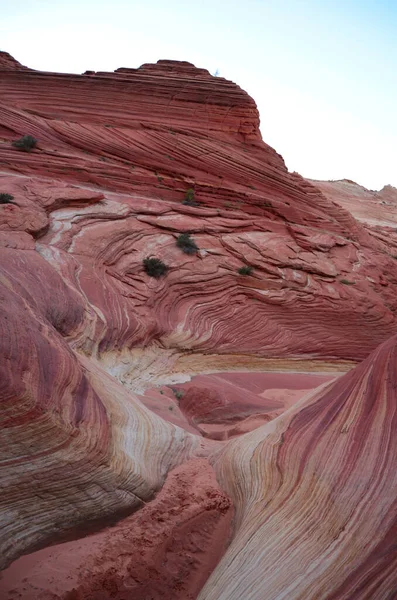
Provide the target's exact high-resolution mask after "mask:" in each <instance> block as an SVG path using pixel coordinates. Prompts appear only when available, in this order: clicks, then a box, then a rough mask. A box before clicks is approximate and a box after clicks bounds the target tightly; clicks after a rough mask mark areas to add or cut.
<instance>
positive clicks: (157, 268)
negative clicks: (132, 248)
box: [143, 257, 168, 279]
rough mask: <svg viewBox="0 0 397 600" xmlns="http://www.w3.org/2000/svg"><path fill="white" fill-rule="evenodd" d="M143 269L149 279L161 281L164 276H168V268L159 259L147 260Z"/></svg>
mask: <svg viewBox="0 0 397 600" xmlns="http://www.w3.org/2000/svg"><path fill="white" fill-rule="evenodd" d="M143 268H144V269H145V272H146V273H147V274H148V275H149V277H154V278H155V279H159V278H160V277H162V276H163V275H166V273H167V271H168V267H167V265H166V264H164V263H163V261H162V260H160V259H159V258H151V257H148V258H145V259H144V261H143Z"/></svg>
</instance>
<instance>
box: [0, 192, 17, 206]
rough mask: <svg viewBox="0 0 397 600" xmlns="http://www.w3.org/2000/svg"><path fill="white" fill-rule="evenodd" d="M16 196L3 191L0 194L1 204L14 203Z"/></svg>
mask: <svg viewBox="0 0 397 600" xmlns="http://www.w3.org/2000/svg"><path fill="white" fill-rule="evenodd" d="M13 200H14V196H12V195H11V194H6V193H4V192H2V193H1V194H0V204H14V202H13Z"/></svg>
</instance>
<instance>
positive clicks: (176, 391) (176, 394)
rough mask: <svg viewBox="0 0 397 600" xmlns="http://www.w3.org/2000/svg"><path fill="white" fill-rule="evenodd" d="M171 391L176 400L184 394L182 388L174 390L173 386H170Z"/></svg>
mask: <svg viewBox="0 0 397 600" xmlns="http://www.w3.org/2000/svg"><path fill="white" fill-rule="evenodd" d="M171 389H172V392H173V394H174V396H175V398H176V399H177V400H181V399H182V398H183V396H184V391H183V390H176V389H175V388H171Z"/></svg>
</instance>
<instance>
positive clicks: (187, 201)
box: [182, 188, 200, 206]
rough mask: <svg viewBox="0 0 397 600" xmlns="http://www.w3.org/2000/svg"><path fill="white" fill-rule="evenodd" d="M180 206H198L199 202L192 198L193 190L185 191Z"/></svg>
mask: <svg viewBox="0 0 397 600" xmlns="http://www.w3.org/2000/svg"><path fill="white" fill-rule="evenodd" d="M182 204H185V205H186V206H200V202H198V201H197V200H196V199H195V197H194V190H193V189H192V188H189V189H188V190H187V191H186V194H185V199H184V200H183V202H182Z"/></svg>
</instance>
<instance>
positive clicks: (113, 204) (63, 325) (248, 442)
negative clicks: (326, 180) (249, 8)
mask: <svg viewBox="0 0 397 600" xmlns="http://www.w3.org/2000/svg"><path fill="white" fill-rule="evenodd" d="M0 75H1V76H0V192H2V193H9V194H11V195H12V196H13V197H14V200H13V202H14V203H13V204H0V268H1V271H0V315H1V319H0V399H1V403H2V404H1V415H0V418H1V430H0V436H1V439H0V466H1V469H2V478H1V483H0V486H1V489H0V510H1V526H2V529H1V536H0V556H1V563H0V566H1V567H5V566H7V565H8V564H9V563H10V562H11V561H12V560H14V559H16V558H17V557H18V556H20V555H21V554H23V553H27V552H31V551H33V550H35V549H37V548H40V547H42V546H45V545H47V544H50V543H53V542H55V541H57V540H58V541H59V540H64V539H70V538H71V537H76V536H79V535H82V533H83V532H84V531H87V530H89V529H90V528H94V527H95V526H98V524H101V525H103V524H104V523H105V522H109V520H112V519H113V520H115V519H117V518H119V517H120V516H125V515H126V514H129V513H131V512H132V511H133V510H135V509H137V508H140V507H142V506H143V505H144V504H145V503H147V502H148V501H149V500H151V499H152V498H153V497H154V496H155V493H156V492H157V491H158V490H160V488H161V487H162V485H163V483H164V481H165V478H166V476H167V473H168V472H169V471H170V470H171V469H173V468H174V467H178V465H180V464H181V463H185V462H186V461H187V460H189V459H191V458H195V459H197V458H200V457H203V456H206V457H210V459H211V461H212V463H213V465H214V468H215V470H216V473H217V477H218V480H219V482H220V483H221V484H222V487H223V489H224V490H226V492H227V493H228V494H229V496H230V497H231V498H232V500H233V502H234V504H235V507H236V520H235V537H234V539H233V542H232V544H231V546H230V548H229V550H228V551H227V553H226V554H225V556H224V558H223V559H222V561H221V562H220V564H219V565H218V567H217V568H216V569H215V571H214V573H213V575H212V576H211V578H210V580H209V582H208V584H207V585H206V586H205V587H204V589H203V591H202V592H201V598H203V599H204V598H206V599H208V600H215V599H217V600H218V599H220V600H221V599H222V598H228V599H231V600H233V599H236V600H237V599H239V598H242V597H244V598H247V599H250V598H255V599H258V600H259V599H260V598H263V597H266V598H278V599H281V598H305V599H307V598H313V599H314V598H316V599H317V598H324V599H329V598H332V599H333V598H335V599H336V598H363V599H364V598H369V597H370V598H376V599H378V598H379V599H383V598H390V597H393V594H394V595H395V592H396V577H395V575H394V572H395V566H396V564H395V563H396V560H395V550H394V545H393V544H394V542H393V531H394V529H393V528H394V527H395V525H394V521H395V514H396V510H395V489H396V486H395V484H396V482H395V477H396V475H395V473H396V472H397V471H396V468H395V467H396V456H395V444H394V437H395V436H394V437H393V435H392V434H393V431H392V428H393V426H394V412H395V409H394V406H395V394H394V386H395V383H394V382H395V381H396V374H395V372H394V363H395V360H394V358H393V357H394V354H395V351H394V347H395V339H394V338H393V339H392V340H391V341H389V342H386V343H384V345H383V346H380V348H378V349H377V350H375V348H376V347H377V346H378V345H379V344H380V343H382V342H384V340H386V339H387V338H388V337H389V336H390V335H391V334H393V333H394V332H395V330H396V317H395V315H396V308H397V299H396V297H397V295H396V286H397V272H396V262H395V259H394V258H393V252H392V246H393V243H394V242H393V235H388V232H389V230H386V229H384V228H383V227H384V226H383V225H379V224H378V225H373V224H368V223H363V222H362V220H361V221H360V220H358V219H356V218H355V217H354V216H353V215H352V214H351V213H350V212H349V211H348V210H346V209H345V208H343V206H341V204H343V202H339V203H338V201H334V200H333V198H332V194H330V193H328V192H327V190H326V189H325V187H324V189H323V191H321V190H320V188H319V186H317V185H314V184H313V183H310V182H309V181H306V180H304V179H303V178H302V177H300V176H299V175H298V174H291V173H289V172H288V171H287V169H286V167H285V165H284V162H283V160H282V158H281V156H280V155H278V154H277V153H276V152H275V151H274V150H273V149H272V148H270V147H269V146H267V145H266V144H265V143H264V142H263V141H262V139H261V135H260V132H259V115H258V111H257V109H256V105H255V103H254V101H253V100H252V99H251V98H250V97H249V96H248V95H247V94H246V93H245V92H244V91H243V90H241V89H240V88H239V87H238V86H237V85H235V84H234V83H232V82H229V81H226V80H224V79H222V78H215V77H211V75H210V74H209V73H208V72H207V71H205V70H203V69H196V68H195V67H194V66H193V65H191V64H189V63H175V62H172V61H159V62H158V63H157V64H156V65H143V66H142V67H141V68H139V69H119V70H118V71H116V72H115V73H93V72H87V73H85V74H84V75H59V74H53V73H41V72H38V71H33V70H31V69H28V68H25V67H22V66H21V65H19V63H17V61H15V60H14V59H12V57H10V56H9V55H8V54H6V53H0ZM24 134H30V135H33V136H34V137H35V138H37V140H38V144H37V147H36V148H35V149H33V150H32V151H31V152H21V151H18V150H17V149H16V148H14V147H13V146H12V144H11V142H12V140H14V139H16V138H17V137H19V136H21V135H24ZM188 189H193V190H194V194H195V199H196V200H197V203H198V205H196V206H188V205H184V204H182V200H183V198H184V196H185V194H186V191H187V190H188ZM323 192H324V193H323ZM348 208H349V207H348ZM353 212H354V211H353ZM385 227H386V226H385ZM387 227H389V229H390V227H392V224H391V223H390V220H389V222H388V224H387ZM181 232H190V233H191V235H192V236H193V238H194V240H195V242H196V243H197V246H198V247H199V251H198V252H197V253H196V254H194V255H186V254H184V253H183V252H182V251H181V250H180V249H179V248H178V247H177V246H176V238H177V236H178V235H179V233H181ZM149 255H152V256H157V257H159V258H162V259H163V260H164V262H165V263H166V264H167V265H168V267H169V271H168V274H167V276H166V277H163V278H161V279H153V278H150V277H149V276H148V275H147V274H146V273H145V272H144V269H143V265H142V262H143V259H144V258H145V257H147V256H149ZM242 265H251V266H252V267H253V271H252V273H251V274H249V275H240V274H238V273H237V271H238V269H239V267H241V266H242ZM371 351H373V352H374V354H373V355H372V356H370V357H369V358H367V359H366V361H365V362H364V363H362V364H361V365H359V366H358V367H357V368H356V369H355V370H353V371H351V372H349V373H348V374H347V375H345V376H344V377H342V378H340V379H339V380H338V381H337V382H335V383H333V384H325V387H324V388H323V389H320V390H317V391H316V392H311V393H309V394H308V395H307V396H305V397H304V398H303V399H301V400H299V401H298V403H296V404H294V405H293V406H292V407H291V408H288V404H289V403H288V402H287V401H286V400H285V398H284V400H283V402H282V404H281V406H278V408H277V411H276V412H277V414H276V413H274V414H272V415H271V417H272V419H273V420H271V421H270V422H269V423H267V424H266V425H264V426H263V427H260V428H259V429H256V430H255V431H253V432H250V433H247V434H246V435H242V436H240V437H238V438H236V439H235V440H233V441H231V442H229V443H227V444H225V443H224V442H222V441H214V440H203V438H202V437H200V436H198V435H196V434H195V433H194V432H195V429H197V428H195V427H190V428H187V429H188V430H186V429H184V428H183V426H184V421H183V419H180V421H179V422H176V423H170V422H166V421H165V420H164V419H162V418H160V417H159V416H156V414H154V412H153V411H150V410H149V409H147V408H145V406H144V405H143V404H142V403H141V402H140V401H139V399H138V397H137V396H136V394H135V392H139V393H142V392H143V391H144V389H145V388H147V387H153V381H158V380H160V379H161V377H162V378H163V379H164V377H165V376H164V374H165V373H168V378H169V380H167V381H166V383H172V382H174V381H176V383H178V381H179V382H180V383H181V382H183V381H186V378H188V373H189V369H188V367H189V365H192V364H196V367H195V368H196V372H197V368H198V365H202V364H204V363H205V358H203V357H206V356H207V361H208V355H210V356H211V357H213V358H212V359H210V360H212V362H213V365H215V364H219V362H220V361H224V362H223V364H224V365H226V366H227V364H228V362H227V361H230V364H232V363H233V364H237V363H243V362H244V361H245V362H247V361H248V362H249V361H251V362H252V364H255V365H257V364H258V363H257V361H259V360H267V361H268V364H274V365H275V370H277V365H278V366H279V368H280V370H282V369H284V370H285V365H287V364H290V365H294V364H298V362H297V361H300V363H299V364H300V365H301V370H304V365H306V366H307V368H308V369H309V368H310V369H312V368H313V369H315V370H316V371H319V370H320V371H321V365H323V364H326V365H327V368H328V370H331V371H332V370H337V366H338V364H339V362H340V361H342V360H343V361H344V363H343V365H344V367H345V368H347V366H348V365H349V364H350V363H349V362H348V361H358V360H360V359H363V358H365V357H367V356H368V355H369V353H370V352H371ZM194 361H196V363H194ZM294 361H295V362H294ZM177 364H178V365H179V367H184V369H185V371H184V377H185V378H184V377H183V376H181V374H180V373H179V372H178V373H176V374H175V373H174V372H173V368H174V366H175V368H176V365H177ZM302 365H303V367H302ZM213 370H214V366H213ZM215 370H216V369H215ZM291 370H294V369H293V368H292V369H291ZM159 374H160V375H159ZM178 378H179V379H178ZM327 386H328V387H327ZM191 402H193V400H192V398H190V405H189V397H187V398H186V406H185V412H186V414H187V415H188V416H189V414H190V417H189V418H190V424H191V423H193V421H194V418H193V417H194V414H196V412H195V411H193V412H192V404H191ZM216 402H217V398H215V403H216ZM255 402H256V400H255ZM255 402H254V401H253V400H252V398H251V405H252V406H254V404H255ZM266 402H269V399H267V400H266ZM255 407H256V404H255ZM282 411H284V412H282ZM193 413H194V414H193ZM248 416H250V415H248ZM178 424H179V425H182V427H179V426H178ZM193 424H194V423H193ZM249 429H250V426H247V427H246V428H245V429H243V430H240V431H234V432H232V434H231V435H237V434H241V433H243V432H244V431H248V430H249ZM228 435H229V434H228ZM218 493H220V492H219V491H217V492H216V494H218ZM217 497H218V496H217ZM222 499H223V500H222V501H224V502H225V506H226V505H227V506H229V504H230V503H229V501H228V498H227V496H226V495H223V496H222ZM123 535H124V534H123ZM125 535H128V533H125ZM116 562H117V561H116ZM117 565H118V566H117V568H122V566H120V565H119V563H117ZM124 567H125V565H124ZM124 567H123V568H124ZM115 580H117V577H116V578H115ZM123 581H124V580H123ZM123 585H124V584H123ZM195 589H196V591H197V589H198V588H195ZM83 591H84V593H86V591H87V590H86V588H84V590H83ZM87 593H88V594H89V593H90V592H89V590H88V592H87ZM390 594H392V595H391V596H390Z"/></svg>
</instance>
